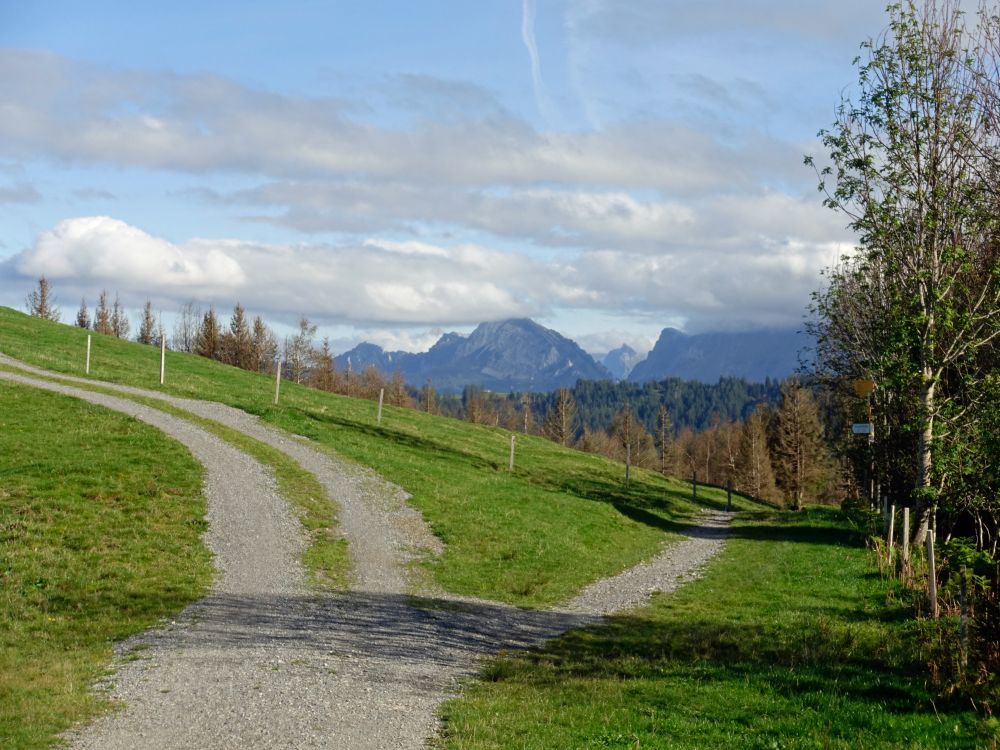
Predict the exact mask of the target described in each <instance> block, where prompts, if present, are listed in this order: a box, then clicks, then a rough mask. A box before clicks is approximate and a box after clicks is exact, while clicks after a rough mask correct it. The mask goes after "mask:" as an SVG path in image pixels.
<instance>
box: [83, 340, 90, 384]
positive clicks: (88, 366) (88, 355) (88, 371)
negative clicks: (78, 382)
mask: <svg viewBox="0 0 1000 750" xmlns="http://www.w3.org/2000/svg"><path fill="white" fill-rule="evenodd" d="M83 371H84V374H85V375H90V334H89V333H88V334H87V364H86V366H85V367H84V369H83Z"/></svg>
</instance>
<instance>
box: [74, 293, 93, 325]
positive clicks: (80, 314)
mask: <svg viewBox="0 0 1000 750" xmlns="http://www.w3.org/2000/svg"><path fill="white" fill-rule="evenodd" d="M76 325H77V327H78V328H90V311H89V310H88V309H87V299H86V298H85V297H81V298H80V309H78V310H77V311H76Z"/></svg>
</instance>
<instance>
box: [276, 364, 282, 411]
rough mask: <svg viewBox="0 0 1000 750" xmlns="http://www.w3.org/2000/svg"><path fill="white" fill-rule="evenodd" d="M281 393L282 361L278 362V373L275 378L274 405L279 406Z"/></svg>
mask: <svg viewBox="0 0 1000 750" xmlns="http://www.w3.org/2000/svg"><path fill="white" fill-rule="evenodd" d="M279 393H281V360H280V359H279V360H278V371H277V374H276V375H275V376H274V405H275V406H277V405H278V394H279Z"/></svg>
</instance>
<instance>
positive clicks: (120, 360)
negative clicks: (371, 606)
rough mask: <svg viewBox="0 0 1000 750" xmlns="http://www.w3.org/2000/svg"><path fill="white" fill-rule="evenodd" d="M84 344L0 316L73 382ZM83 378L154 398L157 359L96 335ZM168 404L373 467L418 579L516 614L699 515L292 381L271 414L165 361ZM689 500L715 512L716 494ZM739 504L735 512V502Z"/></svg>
mask: <svg viewBox="0 0 1000 750" xmlns="http://www.w3.org/2000/svg"><path fill="white" fill-rule="evenodd" d="M86 336H87V334H86V332H85V331H82V330H80V329H76V328H73V327H70V326H66V325H60V324H55V323H48V322H45V321H41V320H37V319H33V318H30V317H28V316H26V315H23V314H21V313H18V312H16V311H14V310H11V309H9V308H0V351H3V352H4V353H7V354H10V355H11V356H14V357H17V358H18V359H22V360H24V361H26V362H30V363H32V364H36V365H40V366H42V367H46V368H49V369H51V370H54V371H58V372H63V373H68V374H72V375H82V374H83V369H84V352H85V345H86ZM91 377H92V378H94V379H102V380H109V381H113V382H119V383H126V384H129V385H137V386H143V387H148V388H154V389H156V388H159V387H160V386H159V385H158V383H159V352H158V351H157V350H155V349H153V348H152V347H145V346H140V345H138V344H134V343H129V342H125V341H119V340H116V339H113V338H110V337H107V336H100V335H97V334H93V349H92V357H91ZM163 390H164V391H165V392H168V393H172V394H175V395H181V396H189V397H196V398H202V399H211V400H215V401H221V402H223V403H227V404H230V405H232V406H235V407H238V408H241V409H244V410H246V411H248V412H251V413H254V414H258V415H259V416H260V417H261V418H262V419H263V420H264V421H266V422H269V423H271V424H274V425H277V426H279V427H282V428H284V429H286V430H288V431H290V432H292V433H295V434H299V435H304V436H306V437H308V438H310V439H312V440H313V441H315V443H316V445H317V446H319V447H320V448H324V449H329V450H334V451H336V452H337V453H338V454H340V455H342V456H346V457H348V458H351V459H354V460H356V461H358V462H359V463H362V464H365V465H368V466H371V467H373V468H374V469H375V470H376V471H378V472H379V473H380V474H382V475H383V476H385V477H386V478H388V479H390V480H391V481H393V482H396V483H397V484H399V485H401V486H402V487H404V488H405V489H406V490H407V491H409V492H410V493H411V494H412V495H413V499H412V503H413V505H414V506H415V507H417V508H419V509H420V510H421V511H422V512H423V513H424V515H425V516H426V517H427V519H428V521H429V522H430V523H431V525H432V527H433V528H434V531H435V532H436V533H437V534H438V535H439V536H440V537H441V538H442V539H443V540H444V542H445V543H446V545H447V548H446V552H445V553H444V554H443V555H442V556H441V557H439V558H436V559H434V560H431V561H428V562H427V563H426V566H427V568H428V569H429V571H430V572H431V574H432V575H433V576H434V578H435V579H436V580H437V582H438V583H439V584H440V585H442V586H444V587H445V588H446V589H448V590H450V591H453V592H456V593H460V594H466V595H473V596H483V597H488V598H492V599H498V600H501V601H507V602H511V603H515V604H519V605H528V606H535V605H542V604H551V603H554V602H557V601H560V600H562V599H565V598H567V597H569V596H570V595H572V594H573V593H574V592H575V591H577V590H578V589H579V588H580V587H581V586H583V585H584V584H586V583H588V582H590V581H592V580H594V579H596V578H599V577H601V576H605V575H610V574H613V573H615V572H617V571H619V570H621V569H623V568H625V567H627V566H629V565H632V564H634V563H636V562H638V561H639V560H641V559H643V558H644V557H647V556H649V555H650V554H652V553H653V552H654V551H655V550H656V549H657V548H658V547H659V545H660V544H661V543H663V541H664V540H667V539H669V538H670V537H671V534H672V532H675V531H676V530H677V529H678V528H680V526H682V525H683V524H684V523H686V522H688V521H689V520H690V516H691V514H692V512H693V511H695V510H696V508H695V506H693V505H692V504H691V503H690V502H688V499H687V498H688V496H689V488H688V486H687V485H686V484H682V483H679V482H676V481H673V480H669V479H666V478H663V477H661V476H659V475H657V474H655V473H651V472H643V471H637V472H635V473H634V477H633V482H632V486H631V487H630V488H628V489H625V488H624V487H623V485H622V481H621V478H622V477H621V475H622V467H621V466H620V465H617V464H615V463H612V462H610V461H607V460H605V459H602V458H599V457H595V456H589V455H585V454H582V453H579V452H576V451H569V450H565V449H562V448H560V447H559V446H556V445H554V444H553V443H551V442H549V441H546V440H543V439H539V438H531V437H519V438H518V449H517V468H516V471H515V473H514V474H513V475H511V474H510V473H508V471H507V456H508V450H509V445H510V433H509V432H506V431H504V430H501V429H497V428H490V427H485V426H481V425H470V424H466V423H463V422H458V421H455V420H451V419H445V418H441V417H435V416H432V415H427V414H423V413H421V412H416V411H413V410H409V409H396V408H392V407H386V409H385V410H384V416H383V420H382V424H381V426H377V425H376V424H375V411H376V405H375V404H374V403H372V402H369V401H363V400H357V399H349V398H344V397H340V396H335V395H331V394H326V393H321V392H318V391H314V390H312V389H308V388H304V387H301V386H297V385H295V384H294V383H283V384H282V398H281V404H280V406H278V407H275V406H273V404H272V401H273V394H274V382H273V379H272V378H270V377H265V376H262V375H258V374H256V373H249V372H245V371H243V370H238V369H236V368H232V367H227V366H225V365H221V364H219V363H217V362H212V361H209V360H206V359H204V358H201V357H196V356H193V355H187V354H180V353H174V352H168V354H167V384H166V386H165V387H164V389H163ZM699 494H700V495H704V496H703V497H701V498H700V499H701V500H702V501H703V502H706V503H709V504H714V505H716V506H721V505H722V504H723V503H724V500H725V498H724V493H721V492H719V491H715V490H706V491H705V492H704V493H699ZM741 502H742V501H741Z"/></svg>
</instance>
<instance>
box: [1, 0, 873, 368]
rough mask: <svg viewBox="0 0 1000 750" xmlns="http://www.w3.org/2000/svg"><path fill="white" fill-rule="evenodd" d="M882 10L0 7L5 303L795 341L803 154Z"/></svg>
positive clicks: (603, 341)
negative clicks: (236, 308)
mask: <svg viewBox="0 0 1000 750" xmlns="http://www.w3.org/2000/svg"><path fill="white" fill-rule="evenodd" d="M884 25H885V15H884V12H883V11H882V4H881V3H879V2H873V0H841V1H840V2H836V3H834V2H829V1H827V0H824V1H822V2H819V1H816V0H702V2H697V3H692V2H690V1H689V0H684V1H683V2H682V1H681V0H477V1H476V2H468V0H423V1H422V2H413V1H412V0H408V1H407V2H395V1H389V0H385V1H380V0H367V1H366V0H352V1H346V0H345V1H341V2H336V1H334V0H325V1H322V2H320V1H319V0H312V1H307V0H284V1H283V2H280V3H279V2H262V1H257V0H240V1H239V2H229V1H220V2H208V3H207V2H198V3H194V2H187V1H186V0H175V1H174V2H171V3H134V2H128V3H126V2H110V1H102V0H89V1H88V2H86V3H81V2H76V1H75V0H65V1H62V2H55V1H52V0H32V2H23V0H0V304H4V305H8V306H11V307H17V308H23V301H24V297H25V295H26V294H27V292H28V291H30V290H31V288H32V285H33V284H34V283H35V281H36V280H37V278H38V277H39V275H41V274H45V276H46V277H47V278H48V279H49V280H50V281H51V282H52V287H53V289H54V292H55V294H56V296H57V299H58V301H59V303H60V305H61V308H62V313H63V317H64V320H66V321H69V320H71V319H72V317H73V316H74V315H75V311H76V309H77V307H78V306H79V304H80V299H81V297H83V298H86V300H87V302H88V304H89V305H90V306H91V307H92V306H93V303H94V301H96V299H97V296H98V293H99V292H100V290H101V289H107V290H108V291H109V292H111V294H112V296H113V295H114V294H115V293H117V294H119V295H120V297H121V300H122V302H123V303H124V304H125V305H126V307H128V308H130V309H132V310H136V311H137V310H138V309H139V308H140V307H141V306H142V305H143V304H144V302H145V301H146V300H147V299H148V300H151V301H152V303H153V305H154V306H155V307H156V309H158V310H160V311H162V312H163V314H164V315H165V317H166V318H168V319H169V317H170V316H171V315H172V314H173V313H174V312H175V311H176V310H178V309H179V308H180V307H181V305H183V304H185V303H187V302H195V303H196V304H197V305H198V306H200V307H202V308H206V309H207V307H208V306H210V305H212V306H214V307H215V308H216V310H218V311H219V312H220V315H221V316H222V317H223V318H224V319H225V318H226V317H228V312H229V311H230V310H231V309H232V307H233V305H234V304H235V303H236V302H237V301H239V302H240V303H241V304H243V306H244V307H246V308H247V309H248V310H249V311H250V312H251V313H252V314H261V315H263V316H264V318H265V319H266V320H267V321H269V322H270V323H272V324H273V325H274V326H275V327H276V328H277V329H278V331H279V333H280V332H282V331H286V330H289V326H293V325H295V323H296V321H297V320H298V319H299V317H300V316H301V315H305V316H307V317H308V318H309V319H310V320H312V321H313V322H315V323H317V324H318V325H319V326H320V335H325V336H329V337H330V340H331V344H332V345H333V347H334V349H335V350H341V351H342V350H346V349H348V348H350V347H351V346H353V345H354V344H356V343H358V342H360V341H362V340H367V341H372V342H374V343H377V344H380V345H382V346H384V347H385V348H387V349H405V350H410V351H419V350H424V349H426V348H427V347H429V346H430V345H431V344H433V342H434V341H435V340H436V339H437V338H438V337H439V336H440V335H441V333H442V332H444V331H451V330H456V331H460V332H465V331H468V330H470V329H471V327H473V326H474V325H475V324H477V323H479V322H483V321H493V320H501V319H505V318H511V317H531V318H534V319H535V320H537V321H539V322H540V323H542V324H543V325H546V326H549V327H551V328H555V329H556V330H558V331H560V332H561V333H563V334H564V335H567V336H569V337H571V338H573V339H575V340H576V341H578V342H579V343H580V344H581V345H582V346H583V347H584V348H585V349H587V350H588V351H591V352H597V353H599V352H604V351H608V350H609V349H611V348H614V347H616V346H618V345H620V344H621V343H628V344H630V345H631V346H633V347H634V348H636V349H637V350H639V351H646V350H648V349H649V348H650V346H651V345H652V344H653V342H654V341H655V339H656V337H657V335H658V334H659V332H660V330H661V329H662V328H664V327H668V326H670V327H676V328H680V329H682V330H685V331H687V332H689V333H698V332H705V331H716V330H729V331H739V330H749V329H759V328H784V329H791V328H801V326H802V323H803V319H804V315H805V311H806V307H807V305H808V303H809V299H810V294H811V292H813V291H814V290H815V289H817V288H818V287H819V286H820V284H821V276H820V271H821V269H823V268H824V267H827V266H829V265H831V264H832V263H834V262H835V261H836V259H837V258H838V257H839V256H840V255H842V254H843V253H844V252H848V251H849V250H850V249H851V248H852V247H853V238H852V235H851V233H850V232H849V231H848V230H847V228H846V219H845V218H844V217H843V216H842V215H838V214H836V213H834V212H832V211H830V210H829V209H827V208H824V207H823V205H822V202H821V197H820V195H819V193H818V192H817V190H816V186H817V179H816V176H815V174H814V173H813V172H812V171H811V170H810V169H808V168H806V167H805V166H804V165H803V157H804V156H806V155H812V156H816V157H817V158H820V159H821V158H822V155H823V148H822V144H821V143H820V142H819V140H818V138H817V133H818V131H819V130H820V129H821V128H824V127H827V126H829V125H830V124H831V123H832V121H833V119H834V115H835V110H836V107H837V105H838V103H839V102H840V101H841V97H842V96H843V95H844V94H845V92H849V90H850V86H851V84H852V82H853V81H855V80H856V71H855V69H854V68H853V66H852V61H853V59H854V58H855V57H856V56H857V55H858V54H859V46H860V44H861V42H862V41H864V40H865V39H866V38H868V37H872V36H876V35H877V34H878V33H879V32H880V31H881V30H882V29H883V27H884Z"/></svg>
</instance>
